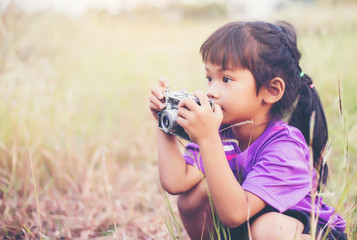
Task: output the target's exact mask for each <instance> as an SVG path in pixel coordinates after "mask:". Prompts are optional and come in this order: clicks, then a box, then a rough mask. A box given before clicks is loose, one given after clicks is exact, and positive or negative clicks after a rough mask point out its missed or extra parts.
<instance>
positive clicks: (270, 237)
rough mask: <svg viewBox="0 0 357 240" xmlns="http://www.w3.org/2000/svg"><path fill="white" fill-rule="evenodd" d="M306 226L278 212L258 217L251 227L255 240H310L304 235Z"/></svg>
mask: <svg viewBox="0 0 357 240" xmlns="http://www.w3.org/2000/svg"><path fill="white" fill-rule="evenodd" d="M303 230H304V225H303V224H302V223H301V222H300V221H299V220H297V219H295V218H293V217H289V216H287V215H283V214H281V213H277V212H269V213H266V214H264V215H262V216H260V217H258V218H257V219H256V220H255V221H254V222H253V223H252V225H251V233H252V237H253V239H254V240H260V239H264V240H276V239H284V240H309V239H310V236H309V235H307V234H303V233H302V231H303Z"/></svg>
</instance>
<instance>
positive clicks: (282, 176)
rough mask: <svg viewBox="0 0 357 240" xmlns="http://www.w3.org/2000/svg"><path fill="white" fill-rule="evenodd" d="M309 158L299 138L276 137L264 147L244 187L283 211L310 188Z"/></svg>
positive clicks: (303, 195) (295, 202)
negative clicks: (283, 138)
mask: <svg viewBox="0 0 357 240" xmlns="http://www.w3.org/2000/svg"><path fill="white" fill-rule="evenodd" d="M308 159H309V150H308V148H307V146H306V145H303V144H301V143H300V142H299V141H295V140H277V141H274V142H273V143H270V144H269V145H268V146H266V147H265V148H264V149H263V150H262V151H261V153H260V154H259V157H258V159H256V163H255V165H254V166H253V168H252V171H251V172H249V174H248V175H247V177H246V179H245V181H244V182H243V184H242V187H243V189H244V190H246V191H248V192H251V193H253V194H255V195H256V196H258V197H259V198H261V199H262V200H263V201H265V202H266V203H267V204H269V205H270V206H272V207H274V208H276V209H277V210H279V211H280V212H284V211H286V210H287V209H289V208H290V207H292V206H294V205H296V204H297V203H298V202H299V201H301V199H303V198H304V197H305V196H306V194H308V193H309V191H310V190H311V179H312V177H311V176H310V175H311V174H310V171H309V164H308Z"/></svg>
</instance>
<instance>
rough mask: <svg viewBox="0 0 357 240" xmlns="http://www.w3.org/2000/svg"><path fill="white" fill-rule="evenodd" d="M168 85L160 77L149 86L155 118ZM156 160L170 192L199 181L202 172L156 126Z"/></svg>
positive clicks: (189, 186) (184, 188)
mask: <svg viewBox="0 0 357 240" xmlns="http://www.w3.org/2000/svg"><path fill="white" fill-rule="evenodd" d="M168 86H169V82H168V81H167V80H166V79H163V78H161V79H160V80H159V84H158V85H154V86H152V87H151V95H150V110H151V112H152V114H153V116H154V118H155V119H156V120H157V118H158V117H157V112H158V111H162V110H163V108H164V105H163V103H162V100H163V98H164V94H163V93H164V91H165V89H166V88H167V87H168ZM157 131H158V133H157V135H158V162H159V176H160V180H161V184H162V186H163V188H164V189H165V190H166V191H167V192H169V193H171V194H179V193H182V192H186V191H188V190H190V189H191V188H192V187H193V186H195V185H196V184H197V183H199V182H200V180H201V179H202V177H203V174H202V173H201V172H200V171H199V170H198V169H196V168H195V167H193V166H191V165H188V164H186V161H185V159H184V158H183V156H182V154H181V151H180V148H179V145H178V141H177V140H176V137H175V136H173V135H170V134H166V133H164V132H163V131H161V130H160V129H159V128H158V130H157Z"/></svg>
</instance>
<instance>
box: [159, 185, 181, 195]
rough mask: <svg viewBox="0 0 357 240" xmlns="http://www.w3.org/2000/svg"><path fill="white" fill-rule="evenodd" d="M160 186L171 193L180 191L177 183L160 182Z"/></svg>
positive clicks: (174, 193) (176, 193)
mask: <svg viewBox="0 0 357 240" xmlns="http://www.w3.org/2000/svg"><path fill="white" fill-rule="evenodd" d="M161 186H162V188H163V189H164V190H165V191H166V192H168V193H169V194H171V195H178V194H181V193H182V190H181V189H180V187H179V186H178V185H177V184H174V183H172V182H171V183H166V182H161Z"/></svg>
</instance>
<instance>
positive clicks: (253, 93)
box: [205, 63, 263, 124]
mask: <svg viewBox="0 0 357 240" xmlns="http://www.w3.org/2000/svg"><path fill="white" fill-rule="evenodd" d="M205 67H206V75H207V79H208V90H207V96H208V97H209V98H210V99H212V100H214V102H215V104H218V105H220V106H221V108H222V112H223V122H222V124H235V123H239V122H242V121H246V120H252V119H253V120H255V118H256V117H258V115H261V112H262V111H261V110H263V108H262V105H263V94H261V92H262V91H259V92H258V94H257V90H256V84H255V79H254V77H253V75H252V73H251V72H250V71H249V70H247V69H230V68H225V69H223V68H222V66H219V65H214V64H211V63H206V65H205ZM261 90H262V89H261Z"/></svg>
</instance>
